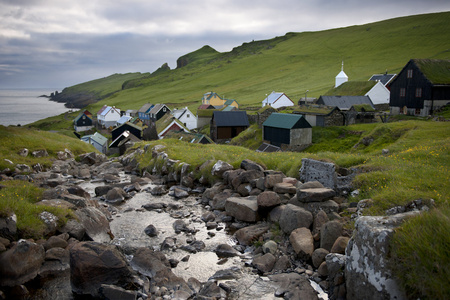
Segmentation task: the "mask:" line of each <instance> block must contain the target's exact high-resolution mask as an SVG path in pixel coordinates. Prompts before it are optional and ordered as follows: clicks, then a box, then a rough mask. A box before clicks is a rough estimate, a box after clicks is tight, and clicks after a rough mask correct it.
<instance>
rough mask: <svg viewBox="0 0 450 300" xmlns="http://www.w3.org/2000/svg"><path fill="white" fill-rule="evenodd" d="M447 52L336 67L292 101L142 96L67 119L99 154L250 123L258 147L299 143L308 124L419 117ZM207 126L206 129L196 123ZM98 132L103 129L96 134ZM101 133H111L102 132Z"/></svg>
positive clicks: (295, 147) (442, 87)
mask: <svg viewBox="0 0 450 300" xmlns="http://www.w3.org/2000/svg"><path fill="white" fill-rule="evenodd" d="M448 64H449V62H448V61H447V60H430V59H411V60H410V61H409V62H408V63H407V64H406V65H405V66H404V67H403V69H402V70H401V71H400V72H399V74H388V73H387V72H386V73H385V74H374V75H373V76H371V77H370V78H369V79H368V80H367V81H366V82H359V81H349V78H348V76H347V75H346V73H345V72H344V62H342V67H341V71H340V72H339V74H338V75H337V76H336V77H335V85H334V89H333V92H332V93H331V94H333V95H322V96H320V97H319V98H318V99H317V98H312V97H307V93H308V90H307V91H305V96H304V97H301V98H300V99H299V100H298V101H297V103H295V102H294V101H293V100H292V99H291V98H290V97H289V96H288V95H286V94H285V93H284V92H275V91H274V92H272V93H270V94H267V95H266V98H265V99H263V100H262V101H261V106H260V107H256V108H249V107H247V108H246V110H240V108H239V103H238V102H237V101H236V100H234V99H226V98H225V97H221V96H220V95H219V94H217V93H216V92H213V91H211V92H207V93H205V94H204V95H203V97H202V99H201V104H200V105H199V107H198V109H197V114H196V115H195V114H194V113H193V112H192V111H190V110H189V108H188V107H184V108H172V109H171V108H169V107H168V106H167V105H165V104H161V103H158V104H152V103H146V104H144V105H143V106H142V107H140V108H137V109H136V110H126V111H122V110H120V109H119V108H117V107H114V106H108V105H104V106H103V107H102V108H101V109H100V110H99V111H98V112H97V113H96V114H95V115H93V114H92V113H91V112H89V111H88V110H81V112H80V114H79V115H78V116H77V117H76V118H75V119H74V130H75V134H76V135H77V136H78V137H79V138H80V139H81V140H82V141H84V142H86V143H89V144H92V145H93V146H94V147H95V148H96V149H97V150H99V151H100V152H102V153H104V154H108V155H113V154H120V155H121V154H123V153H124V152H125V150H126V149H127V145H129V144H130V142H131V143H133V142H137V141H140V140H156V139H162V138H165V137H169V136H171V135H173V134H176V137H177V138H178V139H183V140H185V141H188V142H190V143H202V144H208V143H226V142H228V141H230V140H231V139H232V138H234V137H236V136H238V135H239V134H240V133H241V132H243V131H245V130H246V129H247V128H248V127H249V126H250V124H253V123H257V124H258V126H259V127H260V128H262V141H263V143H262V144H261V146H260V147H259V148H258V149H257V151H259V152H276V151H301V150H303V149H305V148H306V147H308V146H309V145H311V143H312V127H314V126H321V127H326V126H346V125H351V124H356V123H372V122H379V121H382V122H385V121H386V120H387V118H388V116H389V115H398V114H404V115H412V116H421V117H426V116H428V115H430V114H432V113H433V111H435V110H436V109H439V108H441V107H443V106H445V105H446V104H447V102H448V100H445V99H450V86H449V85H448V83H446V81H445V79H443V78H442V76H443V75H442V74H445V72H444V73H441V72H440V71H441V70H445V69H446V70H447V73H448ZM208 126H209V134H205V133H204V131H203V133H202V132H200V131H199V129H200V128H202V127H203V128H204V127H206V128H207V127H208ZM102 133H103V134H102ZM107 136H110V138H108V137H107Z"/></svg>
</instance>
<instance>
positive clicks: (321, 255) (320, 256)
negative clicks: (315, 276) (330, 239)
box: [311, 248, 330, 268]
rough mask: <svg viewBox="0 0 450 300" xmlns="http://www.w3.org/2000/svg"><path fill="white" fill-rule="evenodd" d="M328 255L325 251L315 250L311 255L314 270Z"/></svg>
mask: <svg viewBox="0 0 450 300" xmlns="http://www.w3.org/2000/svg"><path fill="white" fill-rule="evenodd" d="M328 253H330V252H329V251H328V250H327V249H323V248H317V249H316V250H314V252H313V253H312V255H311V259H312V263H313V266H314V267H315V268H318V267H319V266H320V264H321V263H323V262H324V261H325V257H326V256H327V254H328Z"/></svg>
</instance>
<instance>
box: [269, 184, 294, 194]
mask: <svg viewBox="0 0 450 300" xmlns="http://www.w3.org/2000/svg"><path fill="white" fill-rule="evenodd" d="M273 191H274V192H275V193H279V194H295V193H296V192H297V188H296V187H295V186H294V185H293V184H292V183H289V182H280V183H275V185H274V186H273Z"/></svg>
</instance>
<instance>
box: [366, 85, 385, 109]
mask: <svg viewBox="0 0 450 300" xmlns="http://www.w3.org/2000/svg"><path fill="white" fill-rule="evenodd" d="M364 96H369V97H370V100H372V103H373V104H382V103H389V98H390V96H391V92H390V91H389V90H388V89H387V88H386V86H385V85H384V84H383V83H382V82H381V81H377V83H376V84H375V85H374V86H373V87H372V88H371V89H370V91H368V92H367V93H366V94H365V95H364Z"/></svg>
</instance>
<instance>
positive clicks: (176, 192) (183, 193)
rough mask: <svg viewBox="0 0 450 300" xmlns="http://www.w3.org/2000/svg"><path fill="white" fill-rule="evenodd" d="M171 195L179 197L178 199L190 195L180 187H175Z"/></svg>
mask: <svg viewBox="0 0 450 300" xmlns="http://www.w3.org/2000/svg"><path fill="white" fill-rule="evenodd" d="M169 195H171V196H173V197H175V198H177V199H181V198H186V197H189V193H188V192H187V191H185V190H183V189H180V188H174V189H173V190H172V191H171V193H169Z"/></svg>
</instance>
